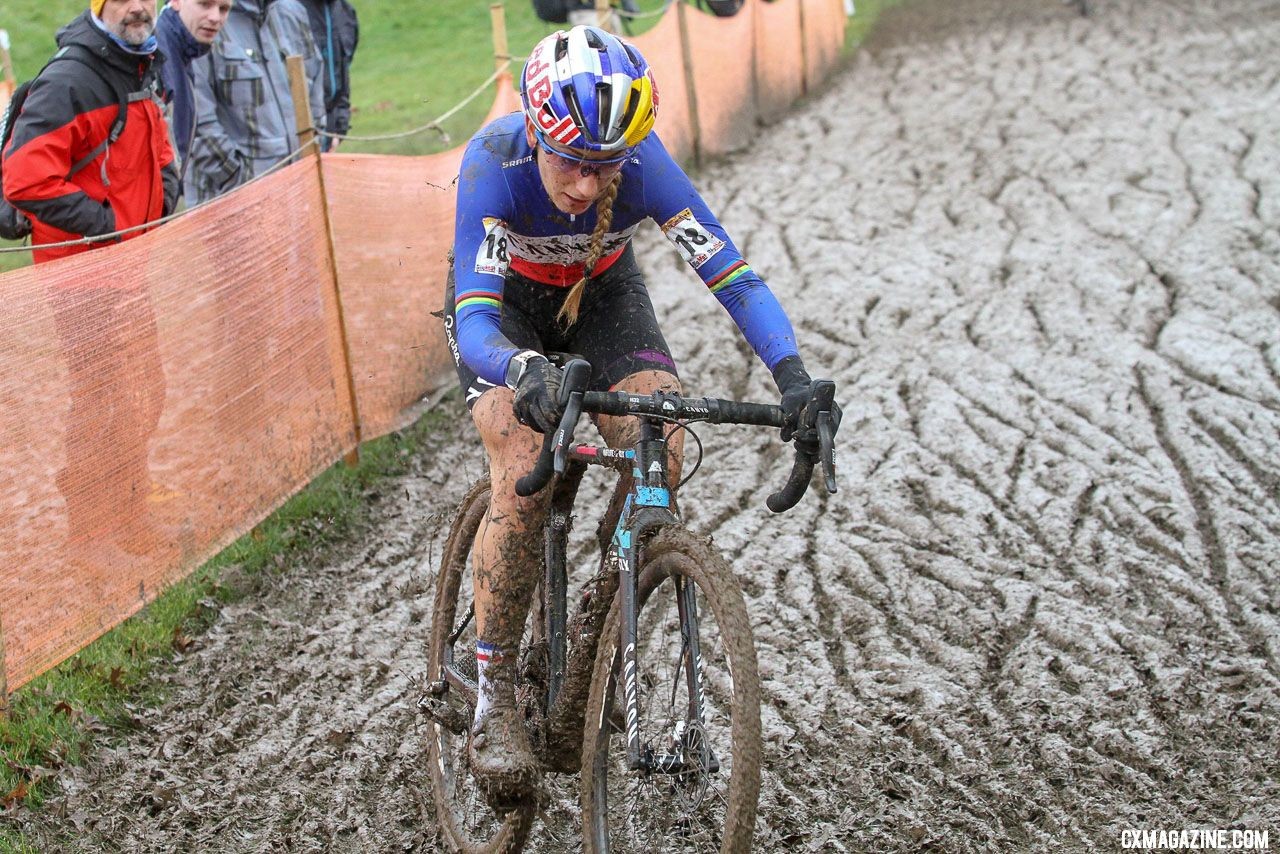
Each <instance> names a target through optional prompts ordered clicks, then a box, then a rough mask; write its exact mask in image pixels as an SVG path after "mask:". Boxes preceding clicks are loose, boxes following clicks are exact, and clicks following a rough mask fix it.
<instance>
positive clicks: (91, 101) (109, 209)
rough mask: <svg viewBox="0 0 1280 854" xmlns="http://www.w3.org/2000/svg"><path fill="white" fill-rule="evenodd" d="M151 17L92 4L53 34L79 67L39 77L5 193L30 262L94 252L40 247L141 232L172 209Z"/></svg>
mask: <svg viewBox="0 0 1280 854" xmlns="http://www.w3.org/2000/svg"><path fill="white" fill-rule="evenodd" d="M154 9H155V2H154V0H92V2H91V3H90V9H89V11H87V12H84V13H83V14H81V15H80V16H79V17H77V18H76V19H75V20H74V21H72V22H71V23H70V24H68V25H67V26H65V27H63V28H62V29H61V30H59V31H58V35H57V41H58V46H59V47H60V48H62V49H63V51H64V52H65V53H64V54H63V55H64V56H65V59H66V60H75V61H60V62H55V63H53V64H52V65H50V66H49V67H48V68H47V69H46V70H45V71H44V72H42V73H41V74H40V76H39V78H38V79H37V80H36V81H35V82H34V83H33V84H32V85H31V89H30V91H29V93H28V94H27V100H26V103H25V104H24V105H23V110H22V113H21V115H19V116H18V117H17V118H16V119H15V120H14V126H13V136H12V138H11V139H10V140H9V146H8V148H7V149H6V150H5V151H4V158H5V161H4V162H5V166H4V195H5V198H6V199H7V200H8V201H9V203H10V204H12V205H13V206H14V207H15V208H18V209H19V210H21V211H22V212H23V213H25V214H27V216H28V217H29V218H30V219H31V221H32V235H31V242H32V244H33V245H34V246H36V247H37V248H36V249H35V250H34V251H33V252H32V256H33V259H34V260H35V262H36V263H41V262H44V261H51V260H53V259H55V258H61V257H64V256H66V255H73V254H75V253H77V252H84V251H87V250H88V249H89V248H91V247H90V246H87V245H85V246H63V247H57V248H50V249H40V248H38V247H40V246H41V245H44V244H51V243H60V242H64V241H69V240H77V239H79V238H81V237H92V236H96V235H100V234H110V233H111V232H113V231H118V230H121V229H127V228H131V227H133V226H136V225H142V224H144V223H147V222H151V221H153V220H156V219H159V218H160V217H161V216H163V215H166V214H168V213H169V212H171V211H172V210H173V207H174V204H175V203H176V202H177V197H178V170H177V168H176V166H174V164H173V148H172V147H171V146H170V145H169V141H168V139H167V133H166V132H165V130H164V128H165V123H164V117H163V116H162V115H161V112H160V106H159V104H158V103H157V102H156V100H155V99H154V97H152V96H153V95H155V94H156V92H157V88H158V87H157V81H158V77H159V74H158V71H159V69H160V66H161V65H162V63H163V62H164V58H163V57H162V56H160V55H158V54H157V51H156V48H157V42H156V38H155V34H154V30H155V12H154ZM121 103H127V105H128V106H127V110H126V113H125V122H124V129H123V131H122V132H121V133H120V135H119V138H118V139H116V140H115V141H114V142H109V140H108V134H109V133H110V131H111V127H112V124H113V122H115V121H116V119H117V116H118V115H119V106H120V104H121ZM91 154H92V155H93V157H91V158H90V159H89V160H88V161H87V162H84V163H82V162H81V161H82V160H83V159H84V158H86V157H88V156H89V155H91ZM73 167H79V168H78V171H76V172H75V174H74V175H71V176H70V177H69V178H68V177H67V176H68V173H70V172H71V171H72V169H73ZM138 233H139V232H133V233H131V234H127V235H124V237H125V238H129V237H136V236H137V234H138Z"/></svg>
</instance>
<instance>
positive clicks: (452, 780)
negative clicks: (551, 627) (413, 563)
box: [427, 478, 537, 854]
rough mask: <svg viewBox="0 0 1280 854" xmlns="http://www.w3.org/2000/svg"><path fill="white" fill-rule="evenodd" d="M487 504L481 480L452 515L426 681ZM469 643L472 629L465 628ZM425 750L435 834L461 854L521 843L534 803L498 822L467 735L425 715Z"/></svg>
mask: <svg viewBox="0 0 1280 854" xmlns="http://www.w3.org/2000/svg"><path fill="white" fill-rule="evenodd" d="M488 507H489V481H488V479H487V478H486V479H482V480H481V481H479V482H477V483H476V484H475V486H473V487H472V488H471V490H470V491H469V492H468V493H467V495H466V496H465V497H464V498H463V499H462V503H461V504H460V505H459V507H458V512H457V515H456V516H455V517H454V520H453V524H452V526H451V528H450V531H449V538H448V540H447V541H446V542H445V546H444V552H443V554H442V555H441V560H440V571H439V574H438V575H437V577H436V601H435V609H434V611H433V616H432V620H431V646H430V651H429V657H428V671H427V672H428V679H429V680H436V679H439V678H440V672H441V667H442V665H443V663H444V660H445V659H444V654H445V649H446V648H447V646H448V644H449V635H450V634H452V632H453V630H454V629H455V628H456V627H457V625H458V623H459V621H460V620H461V618H462V616H463V615H465V614H466V611H467V608H468V607H469V605H470V602H471V596H472V589H471V577H470V573H469V572H468V568H469V564H470V557H471V545H472V543H473V542H474V540H475V536H476V531H477V529H478V528H479V527H480V521H481V520H482V519H483V518H484V514H485V511H486V510H487V509H488ZM469 632H470V635H471V643H472V644H474V629H469ZM465 638H466V636H465V635H464V637H463V638H459V644H458V650H457V652H455V655H458V656H462V655H467V654H470V655H472V656H473V658H472V660H473V661H474V654H475V650H474V646H469V645H467V644H466V643H465ZM446 696H447V697H448V698H449V702H450V703H452V704H454V705H455V706H457V707H460V709H459V711H460V712H462V713H463V714H465V716H466V720H468V721H469V720H471V716H472V708H471V706H470V704H469V703H466V702H464V701H463V700H462V699H461V698H459V697H457V696H456V692H450V693H449V694H448V695H446ZM427 732H428V734H427V754H428V759H429V766H430V773H431V782H432V787H431V788H432V798H433V799H434V801H435V807H436V816H437V818H438V819H439V821H440V832H441V835H442V836H443V837H444V839H445V841H446V842H447V843H448V844H449V846H450V847H451V848H453V850H455V851H460V852H463V854H508V852H517V851H520V850H521V849H522V848H523V847H524V843H525V840H526V839H527V838H528V836H529V832H530V830H532V828H533V822H534V820H535V818H536V817H537V809H536V806H535V805H534V804H532V803H530V804H529V805H527V806H523V807H521V808H519V809H517V810H515V811H513V812H511V813H508V814H507V816H506V817H505V819H501V820H499V819H498V818H497V817H496V816H495V815H494V813H493V812H492V811H491V810H490V809H489V807H488V806H487V804H486V803H485V800H484V795H483V793H482V792H481V791H480V789H479V787H478V786H477V785H476V783H475V780H474V779H473V778H472V777H471V769H470V766H469V765H468V762H467V736H465V735H457V734H455V733H453V732H450V731H449V730H448V729H447V728H446V727H445V726H443V725H442V724H440V723H438V722H437V721H435V720H433V719H430V718H428V723H427Z"/></svg>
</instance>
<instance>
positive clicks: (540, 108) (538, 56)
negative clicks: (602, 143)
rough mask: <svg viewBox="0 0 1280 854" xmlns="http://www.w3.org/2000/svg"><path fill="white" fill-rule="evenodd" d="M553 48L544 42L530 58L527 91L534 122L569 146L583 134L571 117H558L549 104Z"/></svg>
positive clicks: (559, 141)
mask: <svg viewBox="0 0 1280 854" xmlns="http://www.w3.org/2000/svg"><path fill="white" fill-rule="evenodd" d="M550 50H551V46H550V45H548V44H547V42H545V41H544V42H542V43H541V44H539V45H538V48H537V49H536V50H534V52H533V54H532V55H530V57H529V64H528V65H526V66H525V69H524V85H525V91H526V92H528V93H529V106H531V107H533V115H534V121H536V122H537V123H538V127H540V128H541V129H542V132H543V133H545V134H546V135H547V136H549V137H551V139H553V140H555V141H556V142H558V143H560V144H561V145H569V144H570V143H572V142H573V141H574V140H576V139H577V138H578V137H580V136H582V133H581V132H580V131H579V130H578V127H577V125H575V124H574V123H573V119H572V118H570V117H569V116H564V117H561V116H557V115H556V113H555V110H553V109H551V105H550V104H548V103H547V101H548V100H550V98H551V74H550V73H549V72H550V71H551V62H550V61H548V58H547V53H548V52H549V51H550Z"/></svg>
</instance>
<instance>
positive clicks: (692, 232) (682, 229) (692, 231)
mask: <svg viewBox="0 0 1280 854" xmlns="http://www.w3.org/2000/svg"><path fill="white" fill-rule="evenodd" d="M662 233H663V234H665V235H666V236H667V240H670V241H671V242H672V243H674V244H675V247H676V249H678V250H680V254H681V255H683V256H684V260H686V261H688V262H689V265H690V266H691V267H693V269H695V270H696V269H698V268H699V267H701V266H702V265H703V264H705V263H707V261H709V260H711V258H712V257H713V256H714V255H715V254H716V253H717V252H719V251H720V250H721V249H723V248H724V241H723V240H721V239H720V238H718V237H716V236H715V235H714V234H712V233H711V232H710V231H708V230H707V227H706V226H705V225H703V224H702V223H700V222H698V221H697V220H696V219H694V218H693V211H691V210H689V209H688V208H685V209H684V210H682V211H680V213H678V214H676V215H675V216H673V217H672V218H671V219H669V220H667V221H666V222H665V223H663V224H662Z"/></svg>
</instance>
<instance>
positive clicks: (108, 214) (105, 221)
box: [84, 199, 120, 240]
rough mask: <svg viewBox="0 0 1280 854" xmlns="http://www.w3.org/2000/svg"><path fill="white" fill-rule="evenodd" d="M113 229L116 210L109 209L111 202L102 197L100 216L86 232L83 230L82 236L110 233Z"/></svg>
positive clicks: (114, 228) (114, 227)
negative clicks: (95, 223) (96, 222)
mask: <svg viewBox="0 0 1280 854" xmlns="http://www.w3.org/2000/svg"><path fill="white" fill-rule="evenodd" d="M115 230H116V212H115V211H113V210H112V209H111V202H109V201H107V200H106V199H103V200H102V217H101V218H100V219H99V220H98V224H97V225H95V226H94V227H93V228H92V229H90V230H89V231H88V232H85V235H84V236H85V237H98V236H100V235H103V234H110V233H111V232H113V231H115ZM119 239H120V238H118V237H117V238H116V240H119Z"/></svg>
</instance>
